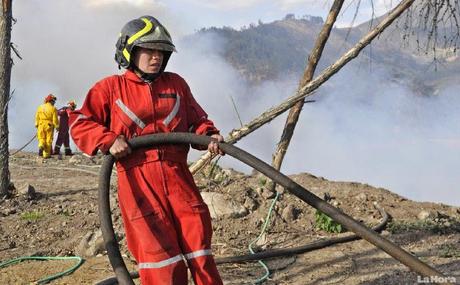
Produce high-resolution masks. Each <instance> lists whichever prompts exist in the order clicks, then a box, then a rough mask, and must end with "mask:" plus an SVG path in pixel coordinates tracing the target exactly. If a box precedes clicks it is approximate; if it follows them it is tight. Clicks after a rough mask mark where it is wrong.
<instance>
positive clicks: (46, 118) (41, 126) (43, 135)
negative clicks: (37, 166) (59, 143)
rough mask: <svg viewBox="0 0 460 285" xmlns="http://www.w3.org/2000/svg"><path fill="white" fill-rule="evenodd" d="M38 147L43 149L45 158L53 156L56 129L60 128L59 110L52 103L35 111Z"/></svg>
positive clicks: (43, 105)
mask: <svg viewBox="0 0 460 285" xmlns="http://www.w3.org/2000/svg"><path fill="white" fill-rule="evenodd" d="M35 127H36V128H37V139H38V148H39V149H40V150H43V158H49V157H50V156H51V147H52V144H53V134H54V129H58V128H59V121H58V116H57V110H56V108H55V107H54V105H53V104H51V103H45V104H42V105H40V106H38V108H37V112H36V113H35Z"/></svg>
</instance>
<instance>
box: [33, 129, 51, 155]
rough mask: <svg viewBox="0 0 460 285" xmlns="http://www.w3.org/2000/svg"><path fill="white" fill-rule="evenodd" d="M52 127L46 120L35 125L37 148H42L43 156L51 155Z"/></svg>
mask: <svg viewBox="0 0 460 285" xmlns="http://www.w3.org/2000/svg"><path fill="white" fill-rule="evenodd" d="M53 131H54V128H53V127H52V126H50V125H49V123H48V122H43V123H40V124H39V125H38V127H37V140H38V148H39V149H42V150H43V157H45V158H47V157H50V156H51V148H52V144H53Z"/></svg>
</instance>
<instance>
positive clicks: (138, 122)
mask: <svg viewBox="0 0 460 285" xmlns="http://www.w3.org/2000/svg"><path fill="white" fill-rule="evenodd" d="M115 103H116V104H117V105H118V107H120V109H121V110H122V111H123V112H124V113H125V114H126V116H128V117H129V118H130V119H131V120H132V121H133V122H134V123H136V125H138V126H139V128H141V129H143V128H145V124H144V122H142V120H141V119H139V117H138V116H136V114H134V113H133V111H131V110H130V109H129V108H128V107H127V106H126V105H125V104H123V102H122V101H121V100H120V99H117V101H115Z"/></svg>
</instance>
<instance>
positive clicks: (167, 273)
mask: <svg viewBox="0 0 460 285" xmlns="http://www.w3.org/2000/svg"><path fill="white" fill-rule="evenodd" d="M118 188H119V190H118V196H119V203H120V209H121V213H122V217H123V223H124V227H125V232H126V239H127V243H128V248H129V250H130V251H131V253H132V254H133V256H134V257H135V258H136V260H137V262H138V264H139V275H140V278H141V283H142V284H143V285H146V284H171V285H172V284H174V285H176V284H177V285H182V284H187V269H186V266H185V262H184V259H185V260H186V261H187V263H188V265H189V268H190V271H191V274H192V277H193V279H194V281H195V284H197V285H211V284H212V285H220V284H222V281H221V279H220V276H219V273H218V271H217V267H216V264H215V262H214V258H213V256H212V254H211V251H210V248H211V237H212V227H211V217H210V215H209V210H208V207H207V206H206V204H204V202H203V200H202V198H201V196H200V194H199V191H198V189H197V188H196V186H195V183H194V181H193V177H192V175H191V174H190V172H189V171H188V168H187V165H186V163H176V162H170V161H156V162H149V163H144V164H142V165H140V166H136V167H133V168H130V169H128V170H127V171H119V172H118Z"/></svg>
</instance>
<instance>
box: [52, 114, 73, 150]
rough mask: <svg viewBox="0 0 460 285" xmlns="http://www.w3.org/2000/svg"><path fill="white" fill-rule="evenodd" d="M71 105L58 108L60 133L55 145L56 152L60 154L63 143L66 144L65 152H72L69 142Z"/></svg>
mask: <svg viewBox="0 0 460 285" xmlns="http://www.w3.org/2000/svg"><path fill="white" fill-rule="evenodd" d="M70 111H71V110H70V108H69V107H62V108H61V109H59V110H58V116H59V133H58V136H57V139H56V144H55V145H54V152H53V153H54V154H59V152H60V150H61V146H62V144H64V152H65V154H66V155H70V154H72V151H71V150H70V144H69V113H70Z"/></svg>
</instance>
